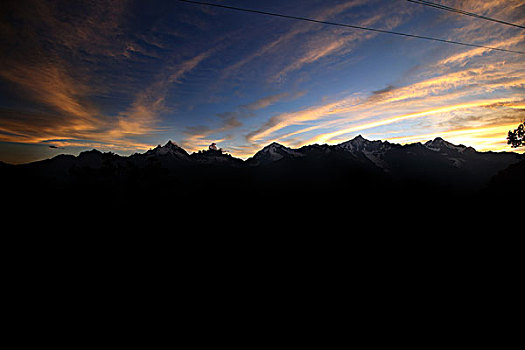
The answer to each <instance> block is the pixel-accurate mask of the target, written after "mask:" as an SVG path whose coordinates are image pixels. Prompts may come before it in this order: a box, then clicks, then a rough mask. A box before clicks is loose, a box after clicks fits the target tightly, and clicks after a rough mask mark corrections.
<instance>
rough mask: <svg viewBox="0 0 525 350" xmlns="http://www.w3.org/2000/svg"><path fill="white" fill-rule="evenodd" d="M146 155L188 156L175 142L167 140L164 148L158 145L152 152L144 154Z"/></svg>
mask: <svg viewBox="0 0 525 350" xmlns="http://www.w3.org/2000/svg"><path fill="white" fill-rule="evenodd" d="M146 154H155V155H160V156H163V155H177V156H188V153H187V152H186V151H185V150H184V149H182V148H181V147H179V146H178V145H177V144H176V143H175V142H172V141H171V140H169V141H168V142H167V143H166V144H165V145H164V146H161V145H158V146H157V147H155V148H154V149H152V150H149V151H148V152H146Z"/></svg>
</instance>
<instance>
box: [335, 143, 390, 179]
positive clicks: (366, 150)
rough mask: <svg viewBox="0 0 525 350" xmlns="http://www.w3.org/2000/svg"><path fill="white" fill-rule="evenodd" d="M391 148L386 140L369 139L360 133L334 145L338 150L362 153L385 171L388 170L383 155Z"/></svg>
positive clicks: (356, 153) (355, 153)
mask: <svg viewBox="0 0 525 350" xmlns="http://www.w3.org/2000/svg"><path fill="white" fill-rule="evenodd" d="M391 148H392V145H391V144H390V143H389V142H387V141H369V140H367V139H365V138H364V137H363V136H361V135H358V136H356V137H355V138H353V139H352V140H349V141H346V142H343V143H340V144H338V145H336V149H338V150H343V151H346V152H350V153H352V154H354V155H363V156H364V157H366V158H367V159H368V160H369V161H371V162H372V163H374V165H376V166H377V167H379V168H381V169H383V170H385V171H388V169H387V168H388V165H387V163H386V162H385V160H384V155H385V153H386V152H388V151H389V150H390V149H391Z"/></svg>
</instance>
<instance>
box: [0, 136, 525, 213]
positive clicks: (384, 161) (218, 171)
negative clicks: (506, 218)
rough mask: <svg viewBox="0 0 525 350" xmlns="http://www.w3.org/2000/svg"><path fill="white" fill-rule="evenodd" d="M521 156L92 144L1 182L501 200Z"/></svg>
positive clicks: (183, 193)
mask: <svg viewBox="0 0 525 350" xmlns="http://www.w3.org/2000/svg"><path fill="white" fill-rule="evenodd" d="M524 162H525V156H524V155H521V154H518V153H513V152H501V153H496V152H478V151H476V150H474V149H473V148H472V147H467V146H464V145H454V144H452V143H450V142H448V141H445V140H443V139H442V138H436V139H434V140H430V141H428V142H425V143H420V142H417V143H412V144H406V145H400V144H395V143H390V142H388V141H380V140H377V141H369V140H367V139H365V138H363V137H362V136H358V137H355V138H354V139H352V140H348V141H346V142H343V143H341V144H338V145H326V144H323V145H320V144H312V145H306V146H302V147H300V148H296V149H294V148H289V147H286V146H284V145H281V144H279V143H276V142H273V143H270V144H269V145H267V146H265V147H263V148H262V149H261V150H259V151H258V152H256V153H255V154H254V155H253V156H252V157H250V158H248V159H246V160H243V159H240V158H236V157H233V156H232V155H230V154H228V153H227V152H226V153H223V152H221V151H220V150H213V149H210V150H201V151H198V152H193V153H191V154H190V153H188V152H186V151H185V150H184V149H183V148H181V147H179V146H178V145H177V144H176V143H174V142H172V141H171V140H170V141H168V142H167V143H166V144H165V145H164V146H161V145H159V146H157V147H155V148H153V149H150V150H148V151H146V152H144V153H135V154H133V155H130V156H120V155H118V154H115V153H112V152H100V151H98V150H90V151H85V152H82V153H80V154H79V155H78V156H72V155H58V156H56V157H53V158H51V159H47V160H43V161H38V162H33V163H27V164H22V165H11V166H4V165H2V166H1V167H0V180H1V183H3V184H4V188H6V191H8V190H9V191H11V192H12V196H13V198H15V199H16V198H23V196H20V194H21V193H24V194H25V196H26V197H27V198H33V197H35V194H38V195H37V197H38V198H50V197H52V198H55V197H56V198H60V197H61V196H62V197H66V198H69V199H71V196H80V197H82V196H83V197H86V198H94V199H93V200H98V199H99V198H106V199H108V196H109V198H111V200H114V199H115V198H128V199H129V198H132V199H133V200H134V199H136V198H146V199H145V201H147V202H149V201H152V200H153V201H157V200H158V198H159V197H162V198H165V199H166V200H167V198H178V199H179V200H181V201H187V202H195V201H198V202H199V203H200V202H201V201H202V202H205V201H207V200H214V199H215V198H235V199H236V200H238V201H239V203H245V202H246V201H247V200H249V201H253V200H254V198H260V199H261V200H272V201H290V200H293V201H296V204H297V205H299V206H300V205H302V204H301V203H303V202H311V201H321V202H325V201H332V200H336V199H337V198H340V197H344V196H350V197H353V198H366V200H367V201H369V202H370V203H373V202H375V201H377V200H379V201H388V200H389V198H405V200H406V201H413V202H417V201H419V200H422V198H427V197H439V198H445V197H454V198H463V197H465V198H466V197H472V196H474V195H481V194H482V193H488V192H483V191H484V190H485V189H486V188H487V187H490V186H491V184H494V186H492V187H493V189H494V188H498V189H503V188H505V189H506V190H505V191H503V190H493V191H492V192H490V194H491V195H494V194H497V195H501V196H503V195H504V193H507V192H508V189H509V188H514V187H517V188H518V190H519V188H521V187H520V186H521V185H520V182H519V181H520V180H519V179H520V178H522V177H525V176H524V175H522V174H521V172H522V171H523V166H521V165H519V164H522V163H524ZM512 165H516V166H514V167H511V166H512ZM500 173H501V174H502V175H501V176H500V179H499V180H498V178H497V177H498V175H499V174H500ZM505 179H508V180H505ZM502 183H503V184H506V186H503V185H502ZM495 186H497V187H495ZM80 197H79V198H80ZM75 198H77V197H75ZM370 203H369V204H370ZM370 205H371V204H370Z"/></svg>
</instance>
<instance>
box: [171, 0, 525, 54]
mask: <svg viewBox="0 0 525 350" xmlns="http://www.w3.org/2000/svg"><path fill="white" fill-rule="evenodd" d="M176 1H179V2H184V3H188V4H194V5H203V6H211V7H219V8H223V9H228V10H235V11H242V12H249V13H256V14H260V15H267V16H273V17H281V18H288V19H295V20H300V21H306V22H312V23H319V24H326V25H331V26H339V27H346V28H353V29H359V30H367V31H371V32H376V33H384V34H393V35H399V36H404V37H409V38H417V39H424V40H433V41H439V42H442V43H447V44H455V45H463V46H470V47H479V48H484V49H488V50H494V51H502V52H510V53H516V54H521V55H525V52H523V51H516V50H508V49H500V48H497V47H490V46H483V45H477V44H469V43H463V42H459V41H454V40H445V39H439V38H433V37H429V36H423V35H416V34H408V33H401V32H394V31H390V30H383V29H376V28H368V27H362V26H357V25H352V24H344V23H336V22H328V21H321V20H317V19H313V18H306V17H298V16H290V15H283V14H280V13H273V12H266V11H259V10H253V9H247V8H242V7H234V6H227V5H220V4H213V3H208V2H200V1H192V0H176Z"/></svg>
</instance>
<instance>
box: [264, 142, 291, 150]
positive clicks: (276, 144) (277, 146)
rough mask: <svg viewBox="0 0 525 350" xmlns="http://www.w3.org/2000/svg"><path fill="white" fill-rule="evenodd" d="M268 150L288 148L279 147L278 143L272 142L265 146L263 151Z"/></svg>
mask: <svg viewBox="0 0 525 350" xmlns="http://www.w3.org/2000/svg"><path fill="white" fill-rule="evenodd" d="M269 148H281V149H283V148H284V149H288V147H286V146H284V145H281V144H280V143H278V142H275V141H274V142H272V143H270V144H269V145H267V146H265V147H264V148H263V149H269Z"/></svg>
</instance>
